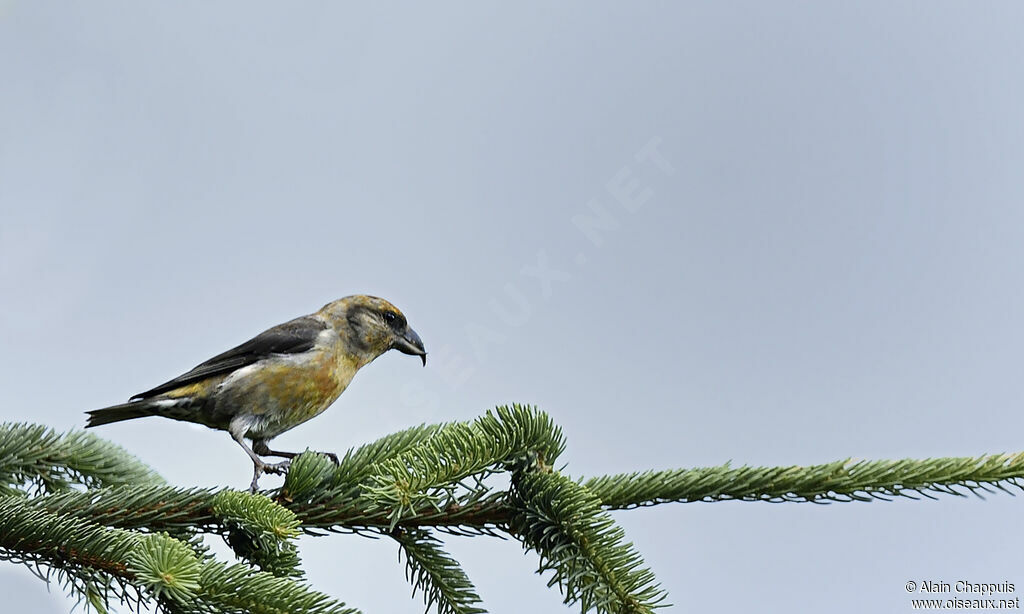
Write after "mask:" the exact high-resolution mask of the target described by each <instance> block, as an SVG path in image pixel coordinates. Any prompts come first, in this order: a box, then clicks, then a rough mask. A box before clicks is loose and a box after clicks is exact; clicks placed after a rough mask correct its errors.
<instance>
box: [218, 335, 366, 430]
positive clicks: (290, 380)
mask: <svg viewBox="0 0 1024 614" xmlns="http://www.w3.org/2000/svg"><path fill="white" fill-rule="evenodd" d="M356 370H357V366H356V364H355V363H354V362H353V361H351V360H349V359H347V358H346V357H345V356H343V355H336V354H335V353H333V352H330V351H323V350H317V351H313V352H306V353H303V354H301V355H298V356H282V357H275V358H271V359H268V360H265V361H261V362H260V363H257V364H255V365H250V366H248V367H244V368H243V369H240V370H239V371H237V372H235V373H233V374H232V375H231V376H229V377H228V378H227V379H226V380H225V381H224V383H223V386H222V387H221V391H220V394H219V395H218V396H219V397H221V398H220V399H218V406H220V405H222V403H223V402H227V403H230V404H231V405H233V406H234V407H235V409H236V411H240V412H245V413H251V414H253V416H254V417H256V418H257V424H259V425H260V426H259V427H258V428H256V430H258V431H260V432H256V433H252V436H254V437H267V438H269V437H272V436H274V435H276V434H278V433H281V432H284V431H286V430H288V429H290V428H292V427H294V426H296V425H299V424H301V423H303V422H305V421H306V420H309V419H310V418H313V417H314V416H316V415H318V414H320V413H321V412H323V411H324V410H325V409H327V408H328V407H329V406H330V405H331V403H333V402H334V401H335V400H337V398H338V397H339V396H340V395H341V393H342V392H344V391H345V388H346V387H348V384H349V382H351V381H352V377H353V376H354V375H355V373H356ZM254 428H255V427H254Z"/></svg>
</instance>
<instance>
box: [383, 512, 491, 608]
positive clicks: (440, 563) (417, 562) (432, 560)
mask: <svg viewBox="0 0 1024 614" xmlns="http://www.w3.org/2000/svg"><path fill="white" fill-rule="evenodd" d="M391 536H392V537H393V538H394V539H395V540H396V541H397V542H398V543H399V544H401V546H402V552H403V553H405V558H406V568H405V569H406V570H405V577H406V579H407V580H409V582H410V583H411V584H412V585H413V594H415V593H416V591H421V592H422V593H423V599H424V601H425V602H426V604H427V609H428V610H429V609H430V608H431V606H434V608H435V611H436V612H437V614H484V613H485V612H486V610H484V609H483V608H480V607H478V606H479V604H480V596H479V595H477V593H476V589H474V588H473V584H472V583H471V582H470V581H469V577H468V576H466V572H464V571H463V570H462V567H460V566H459V563H458V562H457V561H456V560H455V559H453V558H451V557H450V556H449V555H448V554H447V553H446V552H445V551H444V550H442V549H441V542H440V541H439V540H438V539H437V538H435V537H434V536H433V535H431V534H430V532H429V531H426V530H423V529H395V530H394V531H392V532H391Z"/></svg>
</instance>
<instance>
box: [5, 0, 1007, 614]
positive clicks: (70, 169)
mask: <svg viewBox="0 0 1024 614" xmlns="http://www.w3.org/2000/svg"><path fill="white" fill-rule="evenodd" d="M1022 13H1024V9H1022V8H1021V6H1020V5H1019V4H1017V3H997V2H991V3H984V4H982V5H978V4H967V3H950V2H933V3H891V2H885V3H881V2H877V3H856V4H854V3H839V2H832V3H799V2H794V3H790V2H777V3H771V5H770V6H769V5H768V4H766V3H759V2H732V3H710V2H708V3H689V4H685V5H683V4H681V3H668V2H664V3H656V2H648V3H620V4H613V3H603V2H597V3H594V2H591V3H580V2H567V3H558V4H557V5H554V6H551V5H547V4H541V3H532V4H531V3H527V4H522V3H518V4H517V5H516V6H515V7H501V6H498V5H495V4H489V3H488V4H475V3H473V4H471V3H462V4H444V3H441V4H438V3H431V4H430V5H429V6H422V5H402V6H399V5H388V6H377V5H375V6H374V7H372V8H370V7H366V6H362V5H356V4H341V3H327V2H310V3H303V4H301V5H296V4H289V5H288V6H287V7H286V6H284V5H282V4H269V3H253V2H245V3H240V2H222V3H174V4H167V3H164V4H157V3H151V2H131V3H128V2H121V3H114V2H108V3H53V2H17V1H14V2H11V1H10V0H8V1H7V2H4V3H2V4H0V306H2V307H0V343H2V347H3V351H2V352H0V419H2V420H15V421H34V422H41V423H46V424H49V425H52V426H54V427H56V428H58V429H70V428H74V427H80V426H82V425H83V423H84V416H83V414H82V412H83V411H85V410H87V409H94V408H97V407H102V406H105V405H109V404H112V403H116V402H120V401H122V400H124V399H127V397H128V396H130V395H131V394H133V393H135V392H138V391H140V390H144V389H146V388H149V387H151V386H153V385H155V384H158V383H160V382H162V381H165V380H166V379H169V378H170V377H173V376H175V375H177V374H179V373H181V372H182V371H184V370H186V369H188V368H190V367H192V366H194V365H195V364H196V363H198V362H200V361H202V360H205V359H206V358H209V357H210V356H212V355H214V354H216V353H219V352H220V351H222V350H224V349H227V348H228V347H231V346H233V345H235V344H237V343H239V342H241V341H244V340H245V339H247V338H249V337H251V336H252V335H254V334H256V333H258V332H260V331H261V330H263V329H264V328H266V327H268V326H270V325H273V324H276V323H278V322H281V321H284V320H286V319H289V318H291V317H294V316H297V315H301V314H303V313H307V312H310V311H313V310H315V309H317V308H319V307H320V306H321V305H322V304H324V303H326V302H328V301H330V300H333V299H335V298H338V297H340V296H344V295H347V294H353V293H360V292H365V293H371V294H376V295H380V296H384V297H386V298H388V299H390V300H392V301H393V302H394V303H395V304H396V305H398V306H399V307H400V308H401V309H402V310H403V311H404V312H405V313H406V315H407V316H408V317H409V320H410V322H411V324H412V325H413V326H414V327H415V328H416V329H417V331H419V333H420V334H421V336H422V337H423V339H424V341H425V343H426V345H427V349H428V350H430V351H431V359H430V362H428V365H427V368H426V369H423V368H420V366H419V363H418V361H417V360H415V359H414V358H410V357H406V356H402V355H399V354H397V353H391V354H389V355H386V356H384V357H382V358H381V359H379V360H378V361H377V362H375V363H374V364H373V365H371V366H370V367H369V368H367V369H366V370H365V371H363V372H361V373H360V374H359V375H358V376H357V377H356V379H355V381H354V382H353V384H352V386H351V387H350V389H349V390H348V391H347V392H346V393H345V394H344V395H343V396H342V398H341V399H340V400H339V401H338V402H337V403H336V405H335V406H334V407H332V408H331V409H330V410H329V411H328V412H327V413H325V414H324V415H322V416H320V417H319V418H317V419H316V420H315V421H314V422H311V423H308V424H306V425H304V426H302V427H299V428H297V429H295V430H293V431H291V432H289V433H287V434H285V435H283V436H281V437H280V438H278V439H277V440H275V443H277V444H279V447H281V448H284V449H303V448H305V447H307V446H308V447H311V448H314V449H328V450H336V451H343V450H345V449H346V448H348V447H351V446H355V445H359V444H362V443H365V442H367V441H370V440H372V439H374V438H376V437H379V436H381V435H384V434H387V433H389V432H392V431H394V430H398V429H401V428H404V427H406V426H410V425H413V424H418V423H421V422H434V421H445V420H457V419H469V418H472V417H474V416H476V415H478V414H480V413H482V412H483V411H485V410H486V409H487V408H489V407H493V406H494V405H496V404H501V403H510V402H524V403H535V404H537V405H539V406H540V407H541V408H542V409H544V410H545V411H547V412H549V413H550V414H551V415H552V416H553V417H554V419H555V420H556V421H557V422H558V423H559V424H561V425H562V426H563V427H564V429H565V432H566V434H567V437H568V442H569V447H568V450H567V453H566V455H565V456H564V457H563V460H564V461H566V462H568V469H567V470H568V472H569V473H571V474H572V475H587V476H590V475H600V474H604V473H613V472H621V471H632V470H643V469H653V468H659V469H660V468H673V467H690V466H703V465H717V464H720V463H723V462H725V461H729V460H731V461H732V462H733V463H734V464H770V465H776V464H791V463H804V464H810V463H818V462H826V461H831V460H835V459H841V458H846V457H857V458H870V459H873V458H903V457H931V456H948V455H975V454H982V453H987V452H1003V451H1018V450H1021V449H1024V438H1022V436H1021V433H1022V431H1024V429H1022V426H1024V424H1022V423H1024V417H1022V413H1021V411H1020V407H1021V405H1022V400H1024V384H1022V379H1021V377H1020V375H1019V373H1020V363H1021V355H1022V349H1024V327H1022V326H1021V324H1022V316H1021V307H1022V302H1024V293H1022V288H1024V283H1022V282H1024V279H1022V277H1024V275H1022V271H1021V262H1022V256H1024V248H1022V245H1024V225H1022V222H1024V208H1022V206H1021V199H1022V195H1024V182H1022V179H1021V168H1022V163H1024V138H1022V137H1024V121H1022V117H1024V116H1022V113H1021V107H1022V104H1021V99H1022V95H1024V88H1022V86H1021V75H1022V74H1024V44H1022V42H1021V41H1022V39H1021V36H1020V23H1021V18H1022V17H1024V14H1022ZM652 143H653V144H655V145H656V146H657V148H658V151H659V152H660V153H661V154H662V155H663V156H664V159H665V160H667V161H668V162H669V163H670V164H671V166H672V168H673V169H674V172H673V173H671V174H669V173H666V172H665V171H664V169H663V168H659V167H658V166H657V165H655V164H653V163H651V162H650V161H649V160H648V161H641V160H638V159H637V157H636V156H637V154H638V152H640V151H641V149H642V148H643V147H644V146H645V145H650V144H652ZM630 182H633V184H632V187H631V192H632V193H633V194H634V196H635V195H638V194H639V195H645V196H646V197H648V198H647V200H646V201H645V202H644V203H643V205H642V206H640V207H639V208H638V209H636V210H635V211H630V210H627V208H625V207H623V206H622V204H621V203H620V202H619V201H618V200H617V199H616V198H615V197H614V196H613V195H612V194H611V192H610V190H609V185H611V186H612V190H611V191H614V187H615V186H617V185H623V184H629V183H630ZM591 203H594V204H591ZM594 207H596V208H597V209H596V210H597V211H603V212H604V215H605V216H606V218H607V219H606V228H605V229H603V230H602V231H601V232H600V237H599V239H600V240H599V241H598V242H597V243H595V241H594V240H593V239H594V237H592V236H588V235H587V234H586V233H584V232H582V231H581V229H580V228H579V227H578V225H577V224H574V222H573V218H574V216H576V217H578V216H585V215H590V216H593V215H594V213H593V212H594V210H595V209H593V208H594ZM634 208H635V207H634ZM538 263H542V264H543V265H544V268H545V270H548V269H550V270H556V271H560V272H561V273H560V274H559V276H558V278H557V279H553V280H551V281H550V285H548V286H545V285H544V284H542V283H541V282H540V280H538V279H537V277H536V276H532V275H530V274H529V267H534V268H536V267H538ZM524 268H527V269H528V270H527V273H526V274H524V272H523V270H524ZM484 329H486V330H487V331H489V332H488V334H487V335H486V336H482V334H481V332H480V331H481V330H484ZM99 434H100V435H102V436H104V437H107V438H109V439H111V440H113V441H116V442H118V443H120V444H122V445H123V446H125V447H126V448H128V449H129V450H131V451H132V452H133V453H135V454H137V455H138V456H139V457H140V458H141V459H142V460H144V461H145V462H147V463H149V464H151V465H152V466H153V467H154V468H156V469H157V470H158V471H160V472H161V473H162V474H163V475H164V476H166V477H167V478H168V479H170V480H171V481H172V482H173V483H176V484H180V485H183V486H186V485H188V486H191V485H201V486H236V487H244V486H245V485H246V484H247V483H248V479H249V475H250V471H251V465H250V463H249V461H248V460H247V459H246V458H245V456H244V454H243V453H242V452H241V451H240V450H238V448H237V446H236V445H235V444H234V443H233V442H231V440H230V438H229V437H228V436H227V435H226V434H224V433H220V432H215V431H209V430H206V429H202V428H198V427H192V426H190V425H187V424H183V423H176V422H172V421H169V420H159V419H150V420H140V421H134V422H131V423H124V424H120V425H112V426H109V427H105V428H104V429H102V430H101V431H99ZM264 483H265V485H271V484H274V483H276V480H274V479H265V482H264ZM1021 505H1022V500H1021V498H1020V497H1017V498H1013V497H1009V496H1006V495H1002V494H1000V495H997V496H992V497H990V498H989V499H988V500H986V501H981V500H978V499H975V498H964V499H956V498H953V497H943V498H942V499H941V500H939V501H927V500H926V501H922V502H911V501H897V502H893V503H879V502H876V503H871V504H836V505H830V506H816V505H809V504H803V505H800V504H787V505H770V504H764V503H718V504H691V505H666V506H661V507H657V508H653V509H646V510H637V511H631V512H623V513H618V514H616V519H617V520H618V521H619V522H621V523H622V524H623V525H624V527H625V529H626V531H627V535H628V537H629V538H630V539H631V540H633V541H634V542H635V544H636V546H637V547H638V549H639V550H640V552H641V553H643V554H644V556H645V558H646V561H647V563H648V564H649V565H650V566H651V567H652V568H653V570H654V572H655V573H656V574H657V576H658V578H659V580H660V581H661V582H662V584H663V586H664V587H665V588H666V589H667V590H668V591H669V600H670V601H671V602H672V603H674V604H675V605H676V607H675V608H674V611H686V610H689V611H696V612H700V611H717V612H749V611H764V610H767V611H779V610H781V609H782V608H787V609H796V610H814V611H831V612H863V611H885V612H902V611H908V610H910V598H911V597H919V596H922V595H918V594H915V595H908V594H907V593H906V591H905V589H904V585H905V583H906V582H907V581H908V580H915V581H920V580H922V579H931V580H937V581H946V582H956V581H957V580H967V581H971V582H1003V581H1010V582H1014V583H1015V584H1016V585H1017V586H1018V587H1021V588H1020V589H1018V592H1017V593H1015V594H1013V595H1010V596H1011V597H1013V596H1020V595H1021V593H1022V592H1024V566H1022V564H1021V559H1020V552H1021V550H1022V548H1024V536H1022V534H1021V532H1020V531H1019V526H1020V517H1021V513H1022V508H1021ZM447 542H448V544H449V547H450V549H451V550H452V551H453V552H454V553H455V555H456V556H457V557H458V558H459V559H460V560H462V561H463V563H464V565H465V567H466V569H467V571H468V573H469V575H470V577H471V578H472V579H473V580H474V581H475V583H476V584H477V587H478V589H479V591H480V593H481V594H482V596H483V598H484V600H485V605H486V606H487V607H488V608H489V610H490V611H492V612H496V613H511V612H521V611H552V612H558V611H565V607H564V606H562V605H561V598H560V596H559V595H558V594H557V593H556V592H554V591H552V590H548V589H546V588H545V579H542V578H541V577H538V576H536V575H534V574H533V570H534V569H535V566H536V559H535V558H534V557H533V556H532V555H526V556H524V555H523V554H522V553H521V549H520V547H519V546H518V545H517V544H516V543H515V542H502V541H498V540H488V539H483V538H479V539H457V538H449V539H448V540H447ZM302 553H303V558H304V560H305V563H306V569H307V570H308V576H309V579H310V580H311V582H312V585H313V586H314V587H316V588H319V589H321V590H324V591H326V592H328V593H330V594H332V595H335V596H337V597H339V598H341V599H343V600H345V601H346V602H348V603H349V604H351V605H354V606H356V607H359V608H362V609H363V611H365V612H367V613H371V612H420V611H422V605H421V603H422V602H421V601H420V600H419V597H417V598H416V599H415V600H411V599H410V598H409V592H410V591H409V587H408V585H407V584H406V582H405V580H404V577H403V568H402V567H401V566H400V565H399V563H398V562H397V559H396V554H397V547H396V545H394V544H392V543H389V542H387V541H384V540H378V541H371V540H366V539H362V538H359V537H352V536H333V537H327V538H318V539H313V538H304V540H303V542H302ZM0 592H2V594H4V595H5V606H6V607H9V608H11V611H25V612H66V611H68V609H69V607H70V602H68V601H67V600H66V599H65V598H64V597H63V596H62V594H61V591H60V590H59V588H57V587H54V589H53V591H52V592H50V593H47V592H46V588H45V586H44V585H43V584H42V583H41V582H39V581H37V580H34V579H32V578H31V576H30V575H29V574H28V572H27V571H26V570H24V569H22V568H20V567H15V566H12V565H9V564H7V565H2V566H0ZM12 599H13V601H12Z"/></svg>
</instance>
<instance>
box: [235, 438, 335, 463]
mask: <svg viewBox="0 0 1024 614" xmlns="http://www.w3.org/2000/svg"><path fill="white" fill-rule="evenodd" d="M252 449H253V450H255V451H256V454H259V455H260V456H279V457H281V458H287V459H292V458H295V457H296V456H298V455H299V454H298V453H296V452H278V451H277V450H271V449H270V448H268V447H267V442H266V441H264V440H260V441H254V442H252ZM316 453H317V454H323V455H324V456H326V457H327V458H329V459H331V462H333V463H334V464H335V465H340V464H341V461H339V460H338V455H337V454H335V453H333V452H316Z"/></svg>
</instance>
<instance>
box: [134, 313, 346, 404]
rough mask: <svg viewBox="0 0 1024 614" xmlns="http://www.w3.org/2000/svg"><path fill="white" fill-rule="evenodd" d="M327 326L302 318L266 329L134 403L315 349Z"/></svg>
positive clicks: (149, 391)
mask: <svg viewBox="0 0 1024 614" xmlns="http://www.w3.org/2000/svg"><path fill="white" fill-rule="evenodd" d="M326 328H327V324H326V323H325V322H323V321H321V320H318V319H316V318H314V317H312V316H302V317H301V318H296V319H294V320H291V321H290V322H285V323H284V324H278V325H277V326H275V327H273V328H270V329H267V330H265V331H263V332H262V333H260V334H258V335H256V336H255V337H253V338H252V339H250V340H248V341H246V342H245V343H243V344H242V345H239V346H238V347H235V348H232V349H230V350H228V351H226V352H224V353H223V354H218V355H217V356H214V357H213V358H211V359H210V360H207V361H206V362H204V363H202V364H200V365H197V366H196V368H194V369H192V370H191V371H189V372H188V373H185V374H183V375H179V376H178V377H176V378H174V379H172V380H171V381H169V382H165V383H163V384H160V385H159V386H157V387H156V388H153V389H152V390H147V391H145V392H140V393H139V394H137V395H135V396H133V397H132V398H131V400H133V401H134V400H136V399H148V398H149V397H153V396H156V395H158V394H161V393H164V392H167V391H169V390H174V389H175V388H179V387H181V386H186V385H188V384H194V383H196V382H199V381H201V380H204V379H206V378H208V377H212V376H214V375H222V374H224V373H230V372H232V371H235V370H237V369H241V368H242V367H244V366H246V365H251V364H253V363H254V362H257V361H260V360H262V359H264V358H267V357H268V356H271V355H273V354H298V353H300V352H305V351H307V350H309V349H312V348H313V346H314V345H315V344H316V338H317V335H319V334H320V333H321V332H322V331H323V330H324V329H326Z"/></svg>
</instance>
